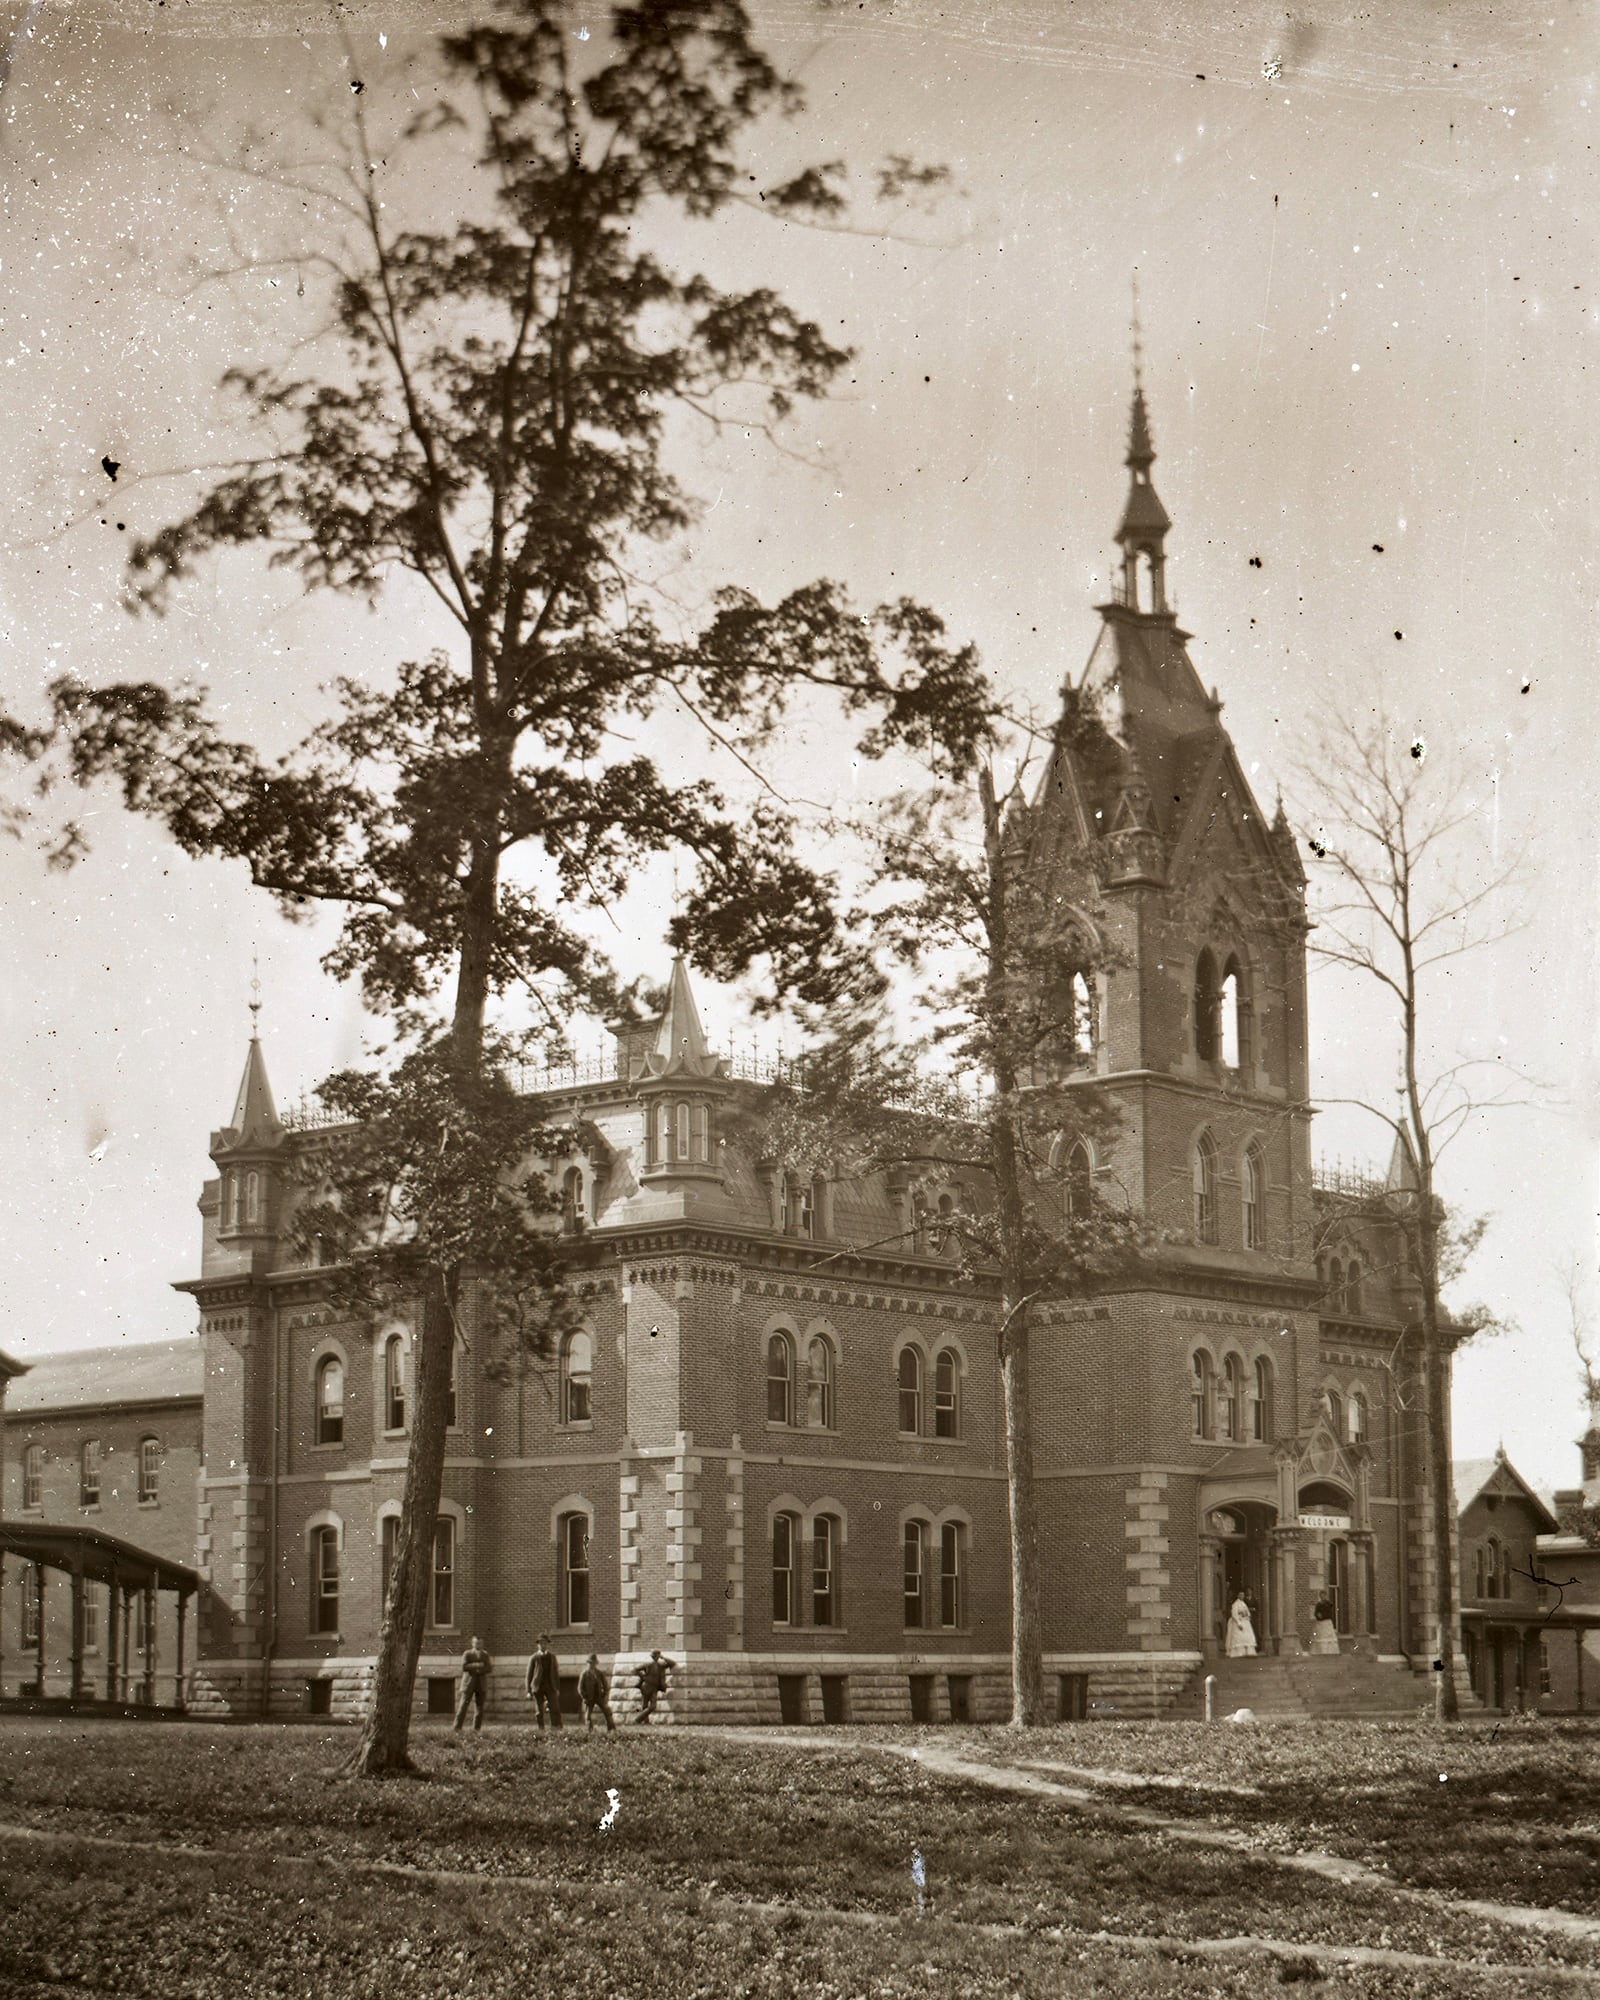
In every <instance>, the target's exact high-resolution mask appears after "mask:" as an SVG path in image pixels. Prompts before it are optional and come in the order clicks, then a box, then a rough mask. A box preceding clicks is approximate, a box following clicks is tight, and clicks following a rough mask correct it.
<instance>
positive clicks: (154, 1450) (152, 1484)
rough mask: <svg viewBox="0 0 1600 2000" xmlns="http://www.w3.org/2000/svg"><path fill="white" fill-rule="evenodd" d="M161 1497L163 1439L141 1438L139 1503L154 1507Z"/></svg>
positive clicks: (142, 1505) (143, 1505)
mask: <svg viewBox="0 0 1600 2000" xmlns="http://www.w3.org/2000/svg"><path fill="white" fill-rule="evenodd" d="M160 1498H161V1440H160V1439H159V1438H153V1437H142V1438H140V1440H139V1505H140V1506H141V1507H154V1506H155V1505H156V1504H157V1502H158V1501H159V1500H160Z"/></svg>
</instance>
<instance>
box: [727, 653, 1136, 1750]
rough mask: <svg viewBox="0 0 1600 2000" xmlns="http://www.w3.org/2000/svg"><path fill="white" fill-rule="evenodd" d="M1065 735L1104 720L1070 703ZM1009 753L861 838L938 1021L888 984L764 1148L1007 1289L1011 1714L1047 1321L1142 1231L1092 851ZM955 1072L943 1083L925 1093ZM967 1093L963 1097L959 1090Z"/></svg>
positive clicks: (982, 1281) (1035, 1707)
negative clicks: (1105, 996) (876, 1200)
mask: <svg viewBox="0 0 1600 2000" xmlns="http://www.w3.org/2000/svg"><path fill="white" fill-rule="evenodd" d="M1060 726H1061V728H1062V729H1063V730H1070V731H1073V732H1076V733H1080V734H1082V735H1083V736H1084V737H1085V739H1086V740H1088V739H1092V738H1093V737H1094V736H1095V732H1096V730H1097V729H1098V719H1097V718H1096V717H1095V716H1094V714H1093V712H1092V709H1091V708H1090V707H1089V706H1088V705H1087V704H1084V703H1081V702H1080V700H1079V698H1078V697H1077V696H1076V695H1075V694H1074V693H1073V692H1072V691H1070V690H1069V692H1068V696H1067V701H1066V707H1065V712H1064V716H1063V720H1062V723H1061V725H1060ZM998 748H999V745H998V743H997V742H996V741H995V739H994V737H993V735H992V734H991V738H990V743H989V746H988V754H986V755H985V756H984V757H983V759H982V760H981V761H980V762H979V764H978V766H977V768H976V770H975V771H974V772H973V773H971V774H970V775H964V776H962V777H961V778H959V779H953V780H952V779H946V780H943V781H935V782H934V783H932V784H931V785H930V786H928V787H927V788H925V789H923V790H921V791H919V792H916V793H913V794H908V795H905V796H903V797H901V798H900V799H899V800H898V801H897V802H895V803H894V804H893V805H892V806H891V807H890V808H889V809H888V811H887V812H886V813H885V814H884V816H883V818H882V820H881V822H880V823H879V824H878V825H876V826H875V827H874V828H872V829H870V830H869V831H868V839H869V842H870V846H871V849H872V852H873V855H874V863H873V873H874V877H875V886H876V889H877V891H878V892H879V893H878V894H877V895H876V896H875V897H874V898H873V899H872V907H871V908H870V911H868V912H865V913H863V917H862V923H863V927H864V928H870V932H871V934H872V936H873V938H874V940H875V944H876V948H877V951H878V953H879V955H880V959H881V960H882V961H884V962H886V963H889V964H894V965H898V967H899V968H900V971H901V972H902V974H904V973H910V974H911V975H913V976H914V978H915V981H916V984H917V987H918V989H919V991H920V993H921V995H922V1005H923V1007H924V1009H925V1010H926V1012H927V1014H928V1015H929V1017H930V1018H929V1021H928V1026H927V1029H926V1032H925V1033H923V1034H922V1035H920V1036H912V1037H905V1036H896V1037H894V1039H893V1044H892V1046H890V1045H889V1043H890V1037H889V1034H888V1032H887V1028H886V1023H885V1017H884V1013H883V1008H882V1005H881V1003H880V1002H879V1000H878V998H877V995H876V990H875V991H874V993H873V994H872V995H869V996H868V997H867V998H865V999H864V1001H863V1003H862V1004H861V1005H860V1006H858V1007H857V1009H856V1010H855V1012H854V1014H853V1015H852V1016H851V1017H850V1018H848V1019H846V1020H845V1021H844V1022H843V1024H842V1026H841V1027H840V1028H839V1029H838V1031H837V1032H836V1033H835V1034H834V1035H833V1036H832V1037H831V1038H830V1040H829V1041H828V1042H827V1043H826V1044H824V1045H823V1046H822V1047H821V1048H820V1049H819V1050H818V1052H817V1054H816V1056H815V1057H814V1058H813V1059H812V1061H811V1063H810V1064H809V1066H808V1068H807V1072H806V1079H805V1080H806V1089H805V1092H804V1095H803V1097H802V1096H799V1095H794V1094H791V1095H790V1096H789V1097H788V1099H787V1100H786V1101H785V1102H783V1103H781V1104H780V1106H779V1107H778V1109H777V1110H776V1111H775V1112H773V1113H772V1114H770V1115H769V1120H768V1126H767V1133H766V1137H765V1141H764V1143H765V1145H766V1147H767V1149H768V1150H769V1151H770V1152H772V1153H774V1154H775V1155H778V1156H781V1157H784V1158H787V1159H789V1160H805V1159H807V1158H809V1159H811V1160H812V1161H813V1162H814V1163H816V1164H817V1165H819V1166H822V1167H823V1168H824V1169H825V1170H828V1171H834V1172H846V1173H849V1174H859V1173H861V1172H865V1171H869V1170H870V1171H874V1172H884V1173H887V1174H889V1175H890V1177H891V1181H892V1182H898V1185H899V1187H900V1189H901V1191H902V1195H903V1199H904V1200H906V1201H907V1202H909V1203H910V1204H912V1206H913V1210H914V1215H913V1217H912V1218H911V1219H910V1228H909V1231H908V1234H909V1236H910V1237H911V1239H912V1240H913V1242H914V1243H915V1244H916V1246H917V1247H919V1248H921V1249H922V1250H923V1251H924V1252H927V1251H930V1250H931V1251H935V1252H937V1253H941V1254H944V1255H946V1256H948V1257H951V1258H953V1259H955V1261H956V1262H957V1264H958V1266H959V1268H960V1270H961V1272H962V1273H963V1275H965V1276H966V1277H967V1278H968V1279H970V1280H971V1281H972V1282H973V1283H974V1284H977V1285H981V1286H983V1287H984V1288H985V1289H987V1288H989V1287H991V1286H992V1287H994V1288H995V1289H996V1290H997V1292H998V1324H997V1329H996V1336H995V1341H996V1354H997V1358H998V1361H999V1364H1000V1375H1001V1383H1002V1389H1003V1394H1004V1401H1005V1424H1006V1475H1007V1499H1008V1509H1009V1519H1010V1530H1011V1665H1012V1721H1013V1723H1014V1724H1015V1725H1016V1726H1017V1727H1019V1728H1030V1727H1036V1726H1038V1725H1040V1724H1042V1723H1044V1722H1047V1721H1049V1720H1051V1719H1052V1718H1051V1717H1050V1715H1049V1713H1048V1712H1047V1708H1046V1704H1045V1698H1044V1673H1043V1630H1042V1624H1041V1614H1040V1580H1039V1547H1038V1504H1037V1498H1036V1492H1035V1483H1034V1455H1033V1418H1032V1392H1031V1376H1030V1357H1031V1348H1032V1341H1033V1336H1034V1334H1035V1332H1036V1331H1042V1330H1043V1328H1044V1327H1047V1325H1048V1319H1047V1318H1045V1319H1043V1320H1041V1309H1047V1308H1048V1307H1049V1306H1050V1305H1052V1304H1055V1303H1064V1302H1067V1301H1072V1300H1082V1299H1085V1298H1090V1297H1093V1296H1094V1295H1095V1294H1096V1293H1097V1292H1099V1291H1100V1290H1101V1289H1102V1288H1103V1286H1104V1285H1105V1284H1106V1282H1107V1281H1108V1280H1110V1279H1112V1278H1114V1277H1115V1276H1117V1275H1118V1274H1120V1273H1122V1272H1125V1271H1127V1270H1128V1269H1130V1268H1131V1267H1132V1266H1133V1265H1134V1264H1135V1263H1136V1261H1137V1259H1138V1257H1139V1255H1140V1253H1141V1252H1142V1251H1143V1250H1144V1249H1146V1248H1147V1247H1149V1244H1150V1242H1151V1235H1150V1231H1149V1230H1148V1228H1147V1226H1146V1224H1145V1222H1144V1220H1143V1218H1142V1217H1141V1216H1140V1215H1139V1214H1137V1213H1136V1212H1134V1211H1133V1210H1132V1209H1131V1208H1130V1207H1129V1205H1128V1203H1127V1202H1126V1200H1125V1199H1123V1198H1121V1197H1120V1196H1119V1193H1118V1191H1117V1189H1116V1188H1115V1187H1114V1186H1113V1185H1111V1184H1110V1183H1109V1182H1108V1181H1106V1180H1105V1179H1104V1178H1103V1177H1098V1176H1096V1175H1095V1174H1094V1173H1093V1172H1092V1171H1091V1169H1090V1166H1089V1161H1090V1160H1091V1158H1093V1157H1095V1156H1096V1155H1099V1156H1101V1157H1104V1155H1105V1154H1106V1153H1107V1151H1108V1149H1109V1148H1110V1145H1111V1142H1112V1141H1113V1140H1114V1138H1115V1136H1116V1132H1117V1129H1118V1125H1119V1116H1118V1112H1117V1108H1116V1105H1115V1104H1114V1102H1113V1100H1112V1098H1111V1096H1110V1094H1109V1093H1108V1092H1107V1091H1106V1090H1105V1089H1104V1087H1103V1086H1101V1085H1099V1084H1097V1083H1096V1082H1095V1080H1094V1067H1093V1061H1092V1052H1093V1046H1094V1041H1095V1037H1096V1015H1097V1012H1098V1002H1097V997H1096V996H1097V993H1098V988H1099V982H1100V979H1101V977H1102V975H1103V974H1105V973H1107V972H1109V971H1110V970H1111V969H1112V968H1113V967H1114V965H1115V964H1116V963H1117V960H1118V954H1117V951H1116V948H1115V946H1114V944H1113V943H1112V941H1111V937H1110V934H1109V929H1108V926H1107V925H1106V923H1105V921H1104V914H1105V913H1104V906H1103V902H1102V897H1101V891H1100V885H1099V881H1098V878H1097V874H1096V870H1095V867H1094V862H1093V858H1092V856H1091V855H1090V854H1089V852H1088V851H1087V849H1086V848H1083V847H1077V848H1063V847H1059V846H1055V845H1053V844H1047V843H1046V841H1045V839H1044V838H1043V837H1042V829H1041V828H1040V827H1039V825H1037V824H1036V821H1035V816H1034V814H1033V812H1032V811H1031V810H1030V808H1029V807H1028V806H1027V805H1026V804H1025V802H1024V800H1023V796H1022V792H1021V786H1020V778H1019V781H1018V783H1017V784H1015V785H1014V786H1013V787H1012V790H1011V792H1010V795H1009V797H1007V798H1006V799H1005V801H1004V802H1003V803H1002V800H1001V797H1000V793H999V788H998V786H997V784H996V781H995V763H994V756H995V753H996V751H997V750H998ZM941 1071H942V1072H943V1073H944V1075H945V1076H946V1078H947V1080H946V1081H945V1082H943V1083H938V1082H930V1080H929V1079H930V1077H931V1076H936V1075H938V1074H939V1073H940V1072H941ZM969 1078H970V1079H975V1080H976V1087H975V1088H974V1087H970V1086H969V1085H968V1084H967V1083H966V1081H965V1079H969Z"/></svg>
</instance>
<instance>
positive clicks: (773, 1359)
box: [767, 1333, 794, 1424]
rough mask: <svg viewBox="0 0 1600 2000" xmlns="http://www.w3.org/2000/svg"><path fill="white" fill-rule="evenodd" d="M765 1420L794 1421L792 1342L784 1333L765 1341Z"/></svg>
mask: <svg viewBox="0 0 1600 2000" xmlns="http://www.w3.org/2000/svg"><path fill="white" fill-rule="evenodd" d="M767 1422H768V1423H769V1424H792V1423H793V1422H794V1342H793V1341H792V1340H791V1339H790V1338H789V1336H788V1334H786V1333H775V1334H774V1335H773V1336H772V1338H771V1339H770V1340H769V1341H768V1342H767Z"/></svg>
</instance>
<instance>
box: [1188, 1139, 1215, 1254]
mask: <svg viewBox="0 0 1600 2000" xmlns="http://www.w3.org/2000/svg"><path fill="white" fill-rule="evenodd" d="M1192 1169H1193V1178H1194V1233H1195V1235H1196V1236H1197V1237H1198V1238H1199V1240H1200V1241H1201V1242H1202V1243H1215V1242H1216V1240H1217V1142H1216V1140H1215V1139H1213V1138H1212V1136H1211V1134H1210V1133H1209V1132H1202V1133H1201V1134H1200V1136H1199V1138H1198V1139H1196V1141H1195V1142H1194V1159H1193V1163H1192Z"/></svg>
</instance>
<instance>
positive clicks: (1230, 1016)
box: [1217, 953, 1252, 1069]
mask: <svg viewBox="0 0 1600 2000" xmlns="http://www.w3.org/2000/svg"><path fill="white" fill-rule="evenodd" d="M1250 1027H1251V1011H1250V989H1249V986H1248V984H1247V983H1246V980H1245V972H1244V967H1243V966H1242V965H1241V964H1240V963H1239V959H1238V957H1237V955H1236V954H1233V953H1230V954H1229V957H1228V962H1227V964H1226V965H1224V966H1223V968H1222V985H1221V988H1220V989H1219V992H1218V996H1217V1032H1218V1054H1219V1055H1220V1057H1221V1059H1222V1063H1223V1067H1224V1068H1226V1069H1247V1068H1248V1067H1249V1064H1250V1060H1251V1053H1252V1052H1251V1047H1250Z"/></svg>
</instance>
